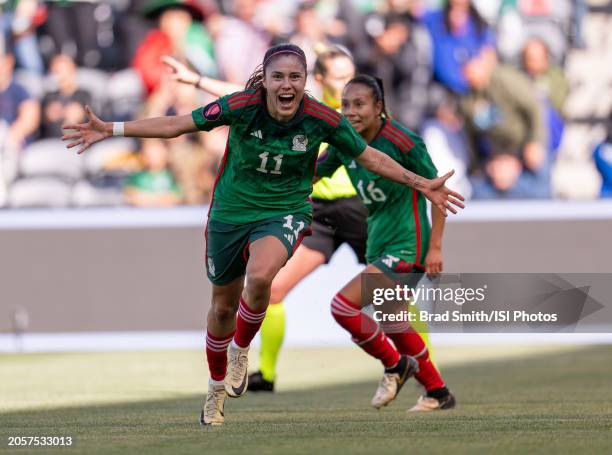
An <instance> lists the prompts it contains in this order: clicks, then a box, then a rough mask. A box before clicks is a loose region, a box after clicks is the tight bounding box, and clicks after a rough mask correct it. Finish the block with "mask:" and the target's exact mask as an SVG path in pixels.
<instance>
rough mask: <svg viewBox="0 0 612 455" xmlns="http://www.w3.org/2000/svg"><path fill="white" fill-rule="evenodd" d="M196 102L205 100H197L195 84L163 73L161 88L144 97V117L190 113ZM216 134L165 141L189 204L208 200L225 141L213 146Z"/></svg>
mask: <svg viewBox="0 0 612 455" xmlns="http://www.w3.org/2000/svg"><path fill="white" fill-rule="evenodd" d="M198 104H200V105H201V104H204V103H198V92H197V89H196V88H195V86H194V85H192V84H184V83H179V82H176V81H174V80H171V75H170V74H168V73H166V74H165V75H164V77H163V79H162V82H161V85H160V88H159V89H158V90H157V91H156V92H155V93H154V94H153V95H151V96H150V97H149V99H148V100H147V103H146V106H145V110H146V117H156V116H163V115H177V114H178V115H181V114H189V113H190V112H192V111H193V110H194V109H195V108H196V107H197V106H198ZM218 134H219V133H218V132H215V133H213V134H210V135H209V134H206V135H203V134H191V135H182V136H180V137H177V138H174V139H170V140H167V141H164V144H165V147H166V150H167V161H168V163H169V165H170V167H171V168H172V170H173V172H174V176H175V178H176V179H177V181H178V184H179V186H180V187H181V189H182V192H183V195H184V201H185V202H186V203H188V204H203V203H205V202H208V199H209V196H210V191H211V189H212V184H213V182H214V178H215V175H216V167H217V165H218V162H219V159H218V158H219V156H220V155H221V154H222V153H223V149H222V148H221V147H225V142H223V145H222V146H221V147H215V144H216V143H217V142H218V139H219V138H218V137H217V136H218ZM224 136H225V135H224ZM217 148H219V150H217Z"/></svg>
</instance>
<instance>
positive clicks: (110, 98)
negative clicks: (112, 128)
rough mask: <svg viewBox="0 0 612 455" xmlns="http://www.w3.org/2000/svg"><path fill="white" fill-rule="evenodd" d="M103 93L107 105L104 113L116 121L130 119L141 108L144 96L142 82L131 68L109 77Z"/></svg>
mask: <svg viewBox="0 0 612 455" xmlns="http://www.w3.org/2000/svg"><path fill="white" fill-rule="evenodd" d="M105 91H106V102H107V103H108V105H107V106H106V107H107V110H106V111H107V112H109V113H110V114H111V117H112V118H113V119H115V120H116V121H125V120H130V119H132V118H133V117H134V116H135V114H136V112H137V111H138V110H139V109H140V108H141V106H142V100H143V98H144V96H145V90H144V85H143V84H142V80H141V79H140V76H138V74H137V73H136V71H134V70H133V69H131V68H128V69H125V70H122V71H119V72H117V73H115V74H113V75H112V76H110V78H109V79H108V83H107V85H106V90H105Z"/></svg>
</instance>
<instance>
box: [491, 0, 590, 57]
mask: <svg viewBox="0 0 612 455" xmlns="http://www.w3.org/2000/svg"><path fill="white" fill-rule="evenodd" d="M573 3H575V4H576V5H574V6H573V5H572V4H573ZM579 3H580V2H574V1H573V0H520V1H519V0H506V1H502V5H501V8H500V13H499V26H498V30H499V33H498V35H499V36H498V49H499V52H500V55H501V56H502V58H503V59H504V60H505V61H508V62H512V63H517V61H518V59H519V57H520V53H521V50H522V49H523V47H524V45H525V42H526V40H527V39H530V38H539V39H541V40H542V41H544V42H545V43H546V46H547V47H548V49H549V52H550V55H551V56H552V58H553V60H554V61H555V63H557V64H562V63H563V62H564V61H565V56H566V53H567V50H568V47H569V41H570V34H571V32H572V30H574V31H576V32H577V33H579V30H580V27H579V26H578V27H577V24H576V22H574V21H573V19H572V12H573V9H574V7H575V6H577V5H579ZM578 12H579V13H580V7H579V8H578ZM576 20H577V21H580V20H581V19H580V18H577V19H576ZM576 38H577V40H578V42H579V41H580V40H581V38H580V37H578V36H577V37H576Z"/></svg>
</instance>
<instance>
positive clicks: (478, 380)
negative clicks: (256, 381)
mask: <svg viewBox="0 0 612 455" xmlns="http://www.w3.org/2000/svg"><path fill="white" fill-rule="evenodd" d="M255 358H256V355H255V353H253V354H252V359H255ZM436 358H437V360H438V363H439V364H440V365H441V368H442V371H443V375H444V376H445V378H446V380H447V381H448V383H449V385H450V386H451V388H452V389H453V391H454V392H455V394H456V395H457V398H458V401H459V405H458V408H457V409H455V410H452V411H448V412H438V413H433V414H427V415H409V414H407V413H406V409H407V408H408V407H409V406H411V405H412V404H413V403H414V401H415V400H416V398H417V397H418V390H417V388H416V387H415V386H413V385H406V387H405V388H404V390H402V393H401V395H400V397H399V398H398V399H397V400H396V401H395V402H394V403H393V404H392V405H391V406H390V407H388V408H386V409H384V410H381V411H376V410H374V409H371V408H369V400H370V398H371V396H372V394H373V392H374V389H375V387H376V381H377V379H378V375H379V374H380V371H379V368H378V366H377V365H376V363H375V362H374V361H371V360H370V359H369V358H367V357H366V356H365V355H364V354H362V353H361V352H360V351H358V350H357V349H321V350H287V351H286V352H284V354H283V358H282V359H281V365H282V368H281V371H280V376H279V378H280V379H279V392H278V393H276V394H274V395H272V396H270V395H257V394H250V395H247V396H245V397H243V398H241V399H228V401H227V403H226V425H225V426H223V427H221V428H206V429H203V428H201V427H200V426H199V425H198V414H199V410H200V406H201V403H202V398H203V392H204V390H205V389H206V367H205V365H204V363H203V360H202V353H200V352H193V351H177V352H129V353H95V354H27V355H2V356H0V436H1V438H2V439H1V442H2V445H1V446H0V452H2V451H7V450H9V448H8V447H7V437H8V436H28V435H32V436H36V435H40V436H50V435H57V436H62V435H70V436H72V437H73V438H74V439H75V446H74V447H72V448H68V449H63V450H58V449H53V450H49V449H30V450H28V449H16V450H13V451H14V452H15V453H18V454H22V453H39V454H40V453H60V452H65V453H72V454H76V453H84V454H85V453H86V454H98V453H130V454H131V453H138V454H142V455H145V454H156V453H171V454H191V453H194V454H195V453H198V454H202V453H204V454H229V453H247V452H249V453H254V454H259V453H262V454H268V453H279V454H280V453H282V454H286V453H291V454H301V453H317V454H322V453H378V454H383V453H404V454H407V453H410V454H415V453H447V454H453V455H454V454H462V453H504V454H505V453H516V454H525V453H568V454H569V453H572V454H574V453H576V452H581V453H589V454H590V453H602V454H603V453H607V454H609V453H612V346H595V347H567V346H566V347H535V348H534V347H530V346H517V347H487V348H465V347H462V348H458V347H457V348H440V349H438V350H437V351H436Z"/></svg>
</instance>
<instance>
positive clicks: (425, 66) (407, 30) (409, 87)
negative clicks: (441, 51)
mask: <svg viewBox="0 0 612 455" xmlns="http://www.w3.org/2000/svg"><path fill="white" fill-rule="evenodd" d="M397 3H398V2H397V0H387V2H386V4H387V11H388V13H386V14H385V15H381V14H378V13H373V14H370V15H368V16H367V17H366V18H365V22H364V27H365V30H366V34H367V36H368V41H369V46H366V45H365V44H366V43H363V44H362V49H363V50H362V51H361V52H358V53H357V54H356V58H359V60H357V66H358V68H360V70H362V71H364V72H365V73H367V74H372V75H375V76H378V77H380V78H381V79H382V80H383V83H384V86H385V88H386V90H387V92H388V94H387V103H388V108H389V111H390V112H391V114H392V115H393V116H395V117H397V118H398V120H399V121H400V122H402V123H403V124H404V125H406V126H407V127H408V128H410V129H412V130H415V131H417V130H418V129H419V128H420V126H421V124H422V122H423V120H424V115H425V110H426V108H427V103H428V91H429V85H430V82H431V77H432V68H431V65H432V62H431V53H432V47H431V41H430V37H429V34H428V33H427V30H426V28H425V27H423V26H422V25H420V24H419V23H418V22H416V21H415V20H414V19H413V18H412V17H411V16H410V14H409V12H408V11H407V10H397V9H394V8H397ZM366 52H367V53H366Z"/></svg>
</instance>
